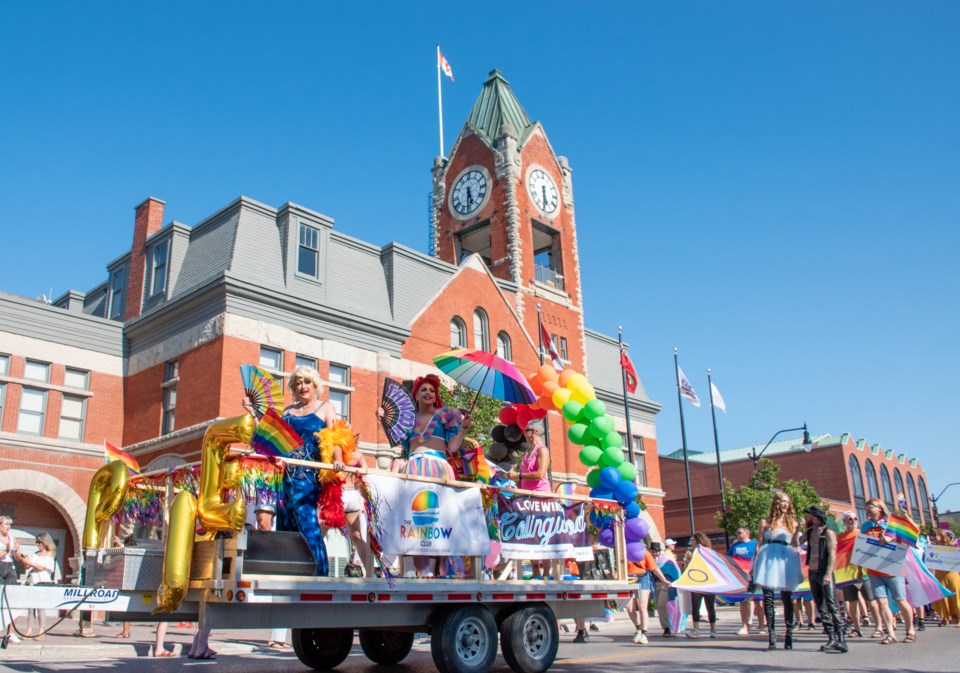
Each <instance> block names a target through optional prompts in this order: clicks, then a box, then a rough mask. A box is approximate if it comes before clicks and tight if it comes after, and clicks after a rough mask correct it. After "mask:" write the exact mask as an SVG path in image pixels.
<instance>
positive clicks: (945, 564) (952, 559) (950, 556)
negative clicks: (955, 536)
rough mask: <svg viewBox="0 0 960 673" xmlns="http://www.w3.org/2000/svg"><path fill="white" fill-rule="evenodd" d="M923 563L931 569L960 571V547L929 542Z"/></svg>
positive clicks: (924, 552)
mask: <svg viewBox="0 0 960 673" xmlns="http://www.w3.org/2000/svg"><path fill="white" fill-rule="evenodd" d="M923 563H924V565H926V566H927V567H928V568H930V570H945V571H946V572H951V571H960V549H958V548H957V547H941V546H940V545H935V544H928V545H927V547H926V549H924V550H923Z"/></svg>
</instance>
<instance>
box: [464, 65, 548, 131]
mask: <svg viewBox="0 0 960 673" xmlns="http://www.w3.org/2000/svg"><path fill="white" fill-rule="evenodd" d="M504 124H509V125H510V126H511V127H513V130H514V132H515V133H516V134H517V141H518V142H517V144H518V147H523V144H524V142H525V141H526V139H527V136H529V135H530V132H531V131H532V130H533V129H534V127H535V126H536V124H535V123H534V122H531V121H530V117H528V116H527V113H526V111H524V109H523V106H522V105H520V101H518V100H517V97H516V96H515V95H514V94H513V91H512V90H511V89H510V84H509V82H507V80H506V79H504V77H503V73H502V72H500V71H499V70H491V71H490V76H489V77H488V78H487V81H486V82H484V83H483V90H482V91H481V92H480V96H479V97H478V98H477V102H476V103H474V105H473V110H471V111H470V116H469V117H468V118H467V125H468V126H469V127H470V128H471V129H472V130H473V131H474V132H475V133H476V134H477V135H478V136H480V138H482V139H483V141H484V142H485V143H486V144H487V145H488V146H490V147H493V145H494V142H495V140H496V138H497V136H499V135H500V128H501V127H502V126H503V125H504Z"/></svg>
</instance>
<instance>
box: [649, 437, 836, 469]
mask: <svg viewBox="0 0 960 673" xmlns="http://www.w3.org/2000/svg"><path fill="white" fill-rule="evenodd" d="M829 436H830V435H820V436H818V437H811V440H812V441H813V444H814V446H817V445H818V444H823V443H824V442H823V441H822V440H823V439H824V438H826V437H829ZM826 443H832V442H826ZM765 444H766V442H761V443H760V444H751V445H750V446H741V447H738V448H736V449H721V451H720V459H721V460H722V461H723V462H725V463H726V462H727V461H731V460H748V459H750V458H752V457H753V452H754V450H756V451H757V452H758V453H759V452H760V451H763V447H764V445H765ZM791 451H803V437H795V438H788V439H778V440H777V441H775V442H771V443H770V446H768V447H767V450H766V451H763V455H764V456H772V455H776V454H779V453H790V452H791ZM661 455H663V456H664V457H666V458H679V459H681V460H682V459H683V449H677V450H676V451H674V452H672V453H666V454H661ZM687 458H688V459H689V460H691V461H694V462H697V463H709V464H712V465H713V464H716V462H717V452H716V451H713V450H711V451H696V450H693V449H690V448H688V449H687Z"/></svg>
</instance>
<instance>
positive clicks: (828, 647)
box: [820, 627, 843, 652]
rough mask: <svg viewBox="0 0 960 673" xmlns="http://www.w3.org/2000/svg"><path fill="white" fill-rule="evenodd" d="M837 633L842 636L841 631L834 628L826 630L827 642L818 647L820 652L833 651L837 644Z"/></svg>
mask: <svg viewBox="0 0 960 673" xmlns="http://www.w3.org/2000/svg"><path fill="white" fill-rule="evenodd" d="M837 631H840V634H841V635H843V629H838V628H836V627H833V628H828V629H826V633H827V642H826V643H824V644H823V645H821V646H820V651H821V652H830V651H832V650H833V648H834V647H835V646H836V644H837Z"/></svg>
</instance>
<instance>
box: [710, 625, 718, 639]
mask: <svg viewBox="0 0 960 673" xmlns="http://www.w3.org/2000/svg"><path fill="white" fill-rule="evenodd" d="M710 637H711V638H716V637H717V630H716V629H715V628H713V627H712V626H711V627H710Z"/></svg>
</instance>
